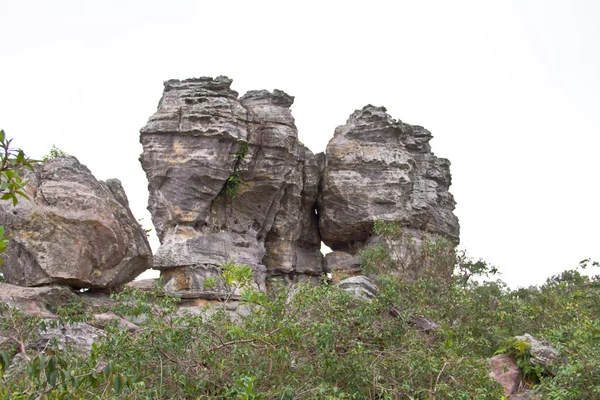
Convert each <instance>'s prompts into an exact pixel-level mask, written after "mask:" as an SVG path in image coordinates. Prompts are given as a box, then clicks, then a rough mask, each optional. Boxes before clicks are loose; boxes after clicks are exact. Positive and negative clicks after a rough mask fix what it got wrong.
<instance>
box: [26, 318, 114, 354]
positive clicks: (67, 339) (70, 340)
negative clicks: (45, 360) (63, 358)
mask: <svg viewBox="0 0 600 400" xmlns="http://www.w3.org/2000/svg"><path fill="white" fill-rule="evenodd" d="M105 335H106V334H105V333H104V331H102V330H101V329H98V328H95V327H93V326H91V325H88V324H86V323H83V322H74V323H70V324H64V325H61V326H59V327H56V328H46V330H45V331H40V337H39V339H38V340H36V341H35V342H33V343H30V344H29V346H28V347H30V348H33V349H35V350H37V351H44V350H45V349H46V348H47V347H48V343H49V342H51V341H53V340H56V346H57V348H58V349H59V350H64V349H65V348H66V347H71V348H75V349H77V350H79V351H80V352H81V353H83V354H89V353H90V352H91V351H92V344H93V343H94V342H95V341H97V340H98V339H99V338H100V337H102V336H105Z"/></svg>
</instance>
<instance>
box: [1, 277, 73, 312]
mask: <svg viewBox="0 0 600 400" xmlns="http://www.w3.org/2000/svg"><path fill="white" fill-rule="evenodd" d="M73 298H75V293H73V290H71V288H69V287H67V286H60V285H52V286H43V287H34V288H30V287H22V286H16V285H10V284H7V283H0V303H4V304H7V305H9V306H10V307H14V308H16V309H18V310H21V311H22V312H24V313H25V314H28V315H37V316H40V317H52V316H54V312H55V311H56V309H57V308H58V306H60V305H61V304H64V303H65V302H67V301H68V300H69V299H73Z"/></svg>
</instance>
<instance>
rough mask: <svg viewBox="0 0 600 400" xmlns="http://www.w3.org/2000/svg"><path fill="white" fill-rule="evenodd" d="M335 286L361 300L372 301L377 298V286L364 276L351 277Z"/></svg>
mask: <svg viewBox="0 0 600 400" xmlns="http://www.w3.org/2000/svg"><path fill="white" fill-rule="evenodd" d="M337 286H338V287H339V288H340V289H343V290H345V291H346V292H348V293H350V294H351V295H352V296H353V297H356V298H357V299H361V300H369V299H373V298H375V297H377V293H378V290H377V286H375V284H374V283H373V282H371V280H370V279H369V278H367V277H366V276H353V277H352V278H348V279H344V280H343V281H341V282H340V283H338V284H337Z"/></svg>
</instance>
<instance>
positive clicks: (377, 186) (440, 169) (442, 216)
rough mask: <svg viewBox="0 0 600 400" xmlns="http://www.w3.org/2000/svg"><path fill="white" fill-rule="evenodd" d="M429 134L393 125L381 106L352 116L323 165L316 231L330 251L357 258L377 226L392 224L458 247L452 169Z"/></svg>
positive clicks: (329, 148) (337, 132) (338, 131)
mask: <svg viewBox="0 0 600 400" xmlns="http://www.w3.org/2000/svg"><path fill="white" fill-rule="evenodd" d="M431 138H432V136H431V134H430V133H429V131H427V130H426V129H424V128H422V127H420V126H414V125H408V124H405V123H403V122H401V121H396V120H394V119H392V117H391V116H390V115H388V114H387V113H386V110H385V108H383V107H374V106H371V105H368V106H366V107H364V108H363V109H362V110H356V111H355V112H354V113H353V114H352V115H351V116H350V118H349V119H348V121H347V123H346V124H345V125H343V126H340V127H338V128H337V129H336V130H335V134H334V137H333V138H332V139H331V140H330V142H329V144H328V145H327V150H326V153H325V156H324V157H323V158H322V160H323V161H322V165H321V169H322V191H321V193H320V195H319V203H318V212H319V228H320V229H319V230H320V234H321V237H322V238H323V242H324V243H325V244H326V245H328V246H329V247H331V249H333V250H338V251H343V252H347V253H350V254H356V253H357V251H358V250H359V249H361V248H363V247H364V246H365V245H366V244H367V242H368V241H369V239H370V237H371V234H372V229H373V223H374V221H375V220H378V219H379V220H384V221H394V222H397V223H399V224H400V225H401V226H403V227H404V228H405V230H406V231H407V232H409V233H410V234H411V235H412V237H413V238H414V239H415V241H416V242H417V243H418V242H420V241H422V240H424V239H427V238H432V239H435V238H436V237H438V236H441V237H444V238H446V239H449V240H450V241H452V242H454V243H458V234H459V225H458V219H457V218H456V216H455V215H454V214H453V213H452V210H453V209H454V205H455V202H454V198H453V197H452V195H451V194H450V193H449V192H448V188H449V186H450V181H451V176H450V162H449V161H448V160H446V159H443V158H437V157H436V156H435V155H434V154H433V153H432V152H431V147H430V145H429V140H430V139H431Z"/></svg>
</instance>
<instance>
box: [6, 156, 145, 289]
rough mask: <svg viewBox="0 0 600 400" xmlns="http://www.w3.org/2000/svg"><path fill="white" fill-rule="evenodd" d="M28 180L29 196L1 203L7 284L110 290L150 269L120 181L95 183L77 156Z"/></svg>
mask: <svg viewBox="0 0 600 400" xmlns="http://www.w3.org/2000/svg"><path fill="white" fill-rule="evenodd" d="M28 179H29V183H28V184H27V186H26V188H25V190H26V192H27V195H28V196H29V198H30V200H28V199H25V198H21V199H19V203H18V204H17V206H16V207H13V205H12V204H11V203H9V202H0V224H1V225H4V226H5V227H6V228H7V231H8V234H9V235H10V236H11V237H12V239H11V243H10V244H9V246H8V250H7V253H6V258H5V260H4V265H3V267H2V272H3V273H4V277H5V278H6V280H7V282H8V283H11V284H14V285H19V286H41V285H52V284H62V285H69V286H71V287H75V288H110V287H115V286H118V285H121V284H124V283H127V282H129V281H131V280H133V279H134V278H135V277H136V276H138V275H139V274H140V273H142V272H143V271H145V270H146V269H147V268H149V267H150V264H151V257H152V252H151V250H150V246H149V244H148V241H147V239H146V233H145V232H144V230H143V229H142V228H141V226H140V225H139V224H138V222H137V221H136V219H135V217H134V216H133V214H132V213H131V211H130V209H129V204H128V201H127V196H126V195H125V191H124V190H123V187H122V186H121V183H120V182H119V181H118V180H116V179H110V180H107V181H106V182H103V181H98V180H96V178H94V176H93V175H92V173H91V172H90V171H89V170H88V169H87V168H86V167H85V166H84V165H82V164H80V163H79V161H78V160H77V159H76V158H75V157H59V158H56V159H53V160H50V161H48V162H45V163H44V164H43V165H42V166H40V167H38V168H37V169H36V171H35V173H30V174H29V176H28Z"/></svg>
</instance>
